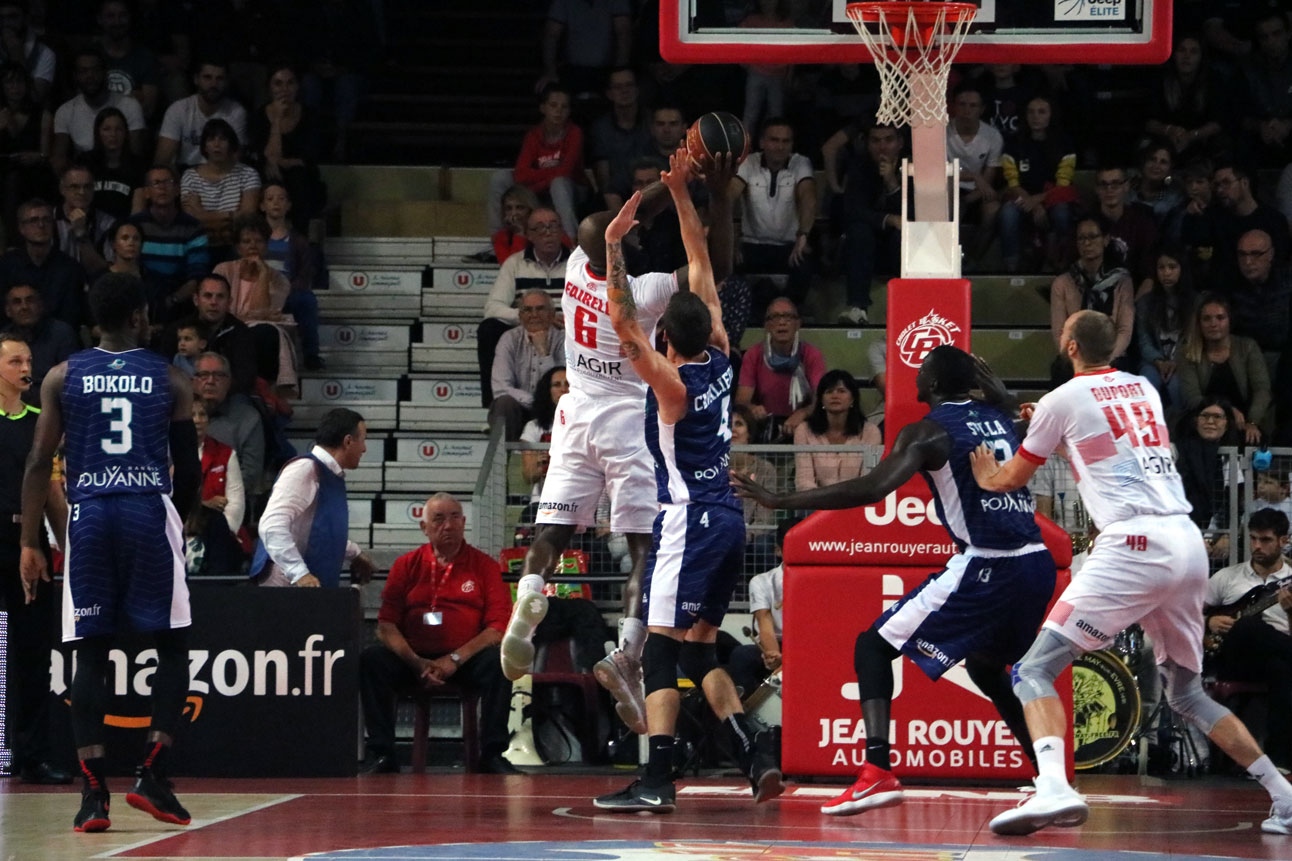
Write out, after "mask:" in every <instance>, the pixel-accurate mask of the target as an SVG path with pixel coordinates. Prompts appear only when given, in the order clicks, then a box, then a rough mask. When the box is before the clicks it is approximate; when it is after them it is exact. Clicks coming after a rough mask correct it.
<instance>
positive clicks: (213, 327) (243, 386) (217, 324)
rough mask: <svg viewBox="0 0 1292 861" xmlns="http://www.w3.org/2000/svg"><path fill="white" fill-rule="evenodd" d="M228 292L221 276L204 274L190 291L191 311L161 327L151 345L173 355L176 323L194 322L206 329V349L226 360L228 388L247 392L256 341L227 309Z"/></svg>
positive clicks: (251, 383)
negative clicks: (228, 378) (194, 290)
mask: <svg viewBox="0 0 1292 861" xmlns="http://www.w3.org/2000/svg"><path fill="white" fill-rule="evenodd" d="M229 294H230V289H229V282H228V281H226V280H225V279H224V278H222V277H221V276H219V275H207V276H204V277H203V278H202V279H201V284H200V285H199V287H198V288H197V290H196V292H194V294H193V305H194V306H195V308H194V309H193V312H192V313H191V314H190V315H189V316H188V317H187V318H186V319H182V320H179V321H178V322H175V323H171V324H169V325H167V326H166V327H164V328H163V329H162V330H161V332H160V333H159V335H158V336H157V337H155V338H154V339H153V343H152V344H151V346H152V348H153V349H154V350H156V351H157V352H158V353H161V354H162V355H163V356H173V355H175V353H176V352H177V350H178V346H177V345H178V341H179V326H181V325H186V324H191V323H196V324H197V325H198V326H200V327H201V328H202V331H203V332H205V333H206V340H207V349H208V350H209V351H210V352H214V353H219V354H220V355H222V356H224V358H225V359H226V360H227V361H228V362H229V364H230V366H231V368H230V371H231V372H232V377H231V378H230V383H231V390H232V391H233V392H235V393H237V394H243V395H249V394H251V392H252V391H253V390H254V389H255V382H256V341H255V337H254V336H253V335H252V334H251V329H250V328H249V327H248V326H247V324H246V323H244V322H242V321H241V320H239V319H238V318H237V317H235V316H233V314H231V313H229Z"/></svg>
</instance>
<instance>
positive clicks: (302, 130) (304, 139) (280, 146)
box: [246, 63, 327, 229]
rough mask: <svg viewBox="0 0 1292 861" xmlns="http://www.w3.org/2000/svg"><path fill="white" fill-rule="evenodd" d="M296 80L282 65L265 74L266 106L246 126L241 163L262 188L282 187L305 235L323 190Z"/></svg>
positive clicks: (316, 132)
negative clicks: (248, 166)
mask: <svg viewBox="0 0 1292 861" xmlns="http://www.w3.org/2000/svg"><path fill="white" fill-rule="evenodd" d="M299 93H300V78H299V77H298V76H297V74H296V69H295V68H294V67H293V66H291V65H290V64H287V63H278V64H276V65H274V66H273V67H272V68H271V70H270V72H269V102H268V103H267V104H265V105H264V106H263V107H262V108H260V109H259V110H256V111H252V113H251V116H250V117H249V118H248V120H247V134H248V135H249V138H248V141H247V150H246V158H247V161H248V162H249V163H250V164H251V165H252V166H254V167H256V168H258V169H259V170H260V172H261V173H262V174H263V175H264V178H265V181H266V182H281V183H282V184H283V187H284V188H286V189H287V191H288V194H289V195H290V196H291V199H292V205H293V210H294V211H295V213H296V215H295V219H296V222H297V223H298V224H300V225H301V226H302V227H305V228H307V229H308V227H309V223H310V220H311V219H314V218H318V217H319V216H321V215H322V214H323V207H324V205H325V204H326V203H327V187H326V186H325V185H324V184H323V177H322V175H321V174H320V173H319V166H318V163H319V159H320V158H321V157H322V155H323V148H322V140H323V137H322V134H321V129H320V123H319V119H318V115H317V113H316V112H315V110H314V109H313V108H310V107H306V106H305V105H303V104H301V102H300V99H299V98H298V96H299Z"/></svg>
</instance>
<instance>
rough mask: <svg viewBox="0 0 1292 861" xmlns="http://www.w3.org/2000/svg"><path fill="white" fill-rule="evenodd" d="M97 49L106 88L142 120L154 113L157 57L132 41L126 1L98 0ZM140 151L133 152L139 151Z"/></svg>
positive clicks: (158, 70) (157, 71) (157, 68)
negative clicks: (134, 106)
mask: <svg viewBox="0 0 1292 861" xmlns="http://www.w3.org/2000/svg"><path fill="white" fill-rule="evenodd" d="M95 20H96V21H97V22H98V25H99V39H98V43H99V48H100V50H102V51H103V58H104V60H105V61H106V62H107V68H108V89H109V90H111V91H112V92H114V93H120V94H121V95H123V96H129V97H130V98H132V99H134V100H135V101H136V102H138V103H139V107H140V108H142V109H143V112H144V118H145V119H151V118H152V116H153V114H154V113H156V111H157V94H158V81H159V75H160V71H161V69H160V66H159V65H158V62H157V57H156V56H155V55H154V54H153V52H152V51H150V50H148V48H147V47H145V46H144V45H143V44H141V43H139V42H138V41H136V40H135V38H134V34H133V33H132V32H131V15H130V4H129V3H128V2H127V0H101V2H100V3H99V11H98V15H97V17H96V18H95ZM142 151H143V150H142V149H140V150H136V152H142Z"/></svg>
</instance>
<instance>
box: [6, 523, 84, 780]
mask: <svg viewBox="0 0 1292 861" xmlns="http://www.w3.org/2000/svg"><path fill="white" fill-rule="evenodd" d="M20 531H21V527H20V526H19V525H18V524H16V523H3V524H0V586H2V587H3V592H0V597H2V598H3V601H4V609H5V610H6V611H7V612H8V614H9V641H8V644H7V645H8V649H7V657H6V660H5V677H6V678H7V679H8V693H7V700H6V703H5V714H4V722H5V738H6V739H7V740H8V743H9V747H10V749H12V750H13V758H14V767H15V770H16V769H18V768H21V767H22V766H24V765H28V764H31V765H35V764H36V763H40V762H46V761H57V762H58V763H59V764H62V763H63V762H64V760H67V759H68V758H69V756H70V755H71V751H62V752H61V753H63V754H65V755H63V756H55V755H54V751H52V750H51V746H50V735H51V734H50V716H51V712H50V697H51V694H50V692H49V655H50V651H51V650H52V649H53V648H54V647H55V646H56V645H57V643H58V639H57V630H56V627H55V626H56V624H57V619H56V616H55V607H54V597H55V593H54V584H53V583H45V582H44V581H42V582H40V583H39V584H37V589H36V600H35V601H33V602H31V603H30V604H27V603H26V602H25V600H24V595H23V589H22V578H21V576H19V573H18V559H19V555H20V549H19V545H18V541H19V533H20ZM46 562H48V559H47V560H46Z"/></svg>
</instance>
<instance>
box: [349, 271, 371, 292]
mask: <svg viewBox="0 0 1292 861" xmlns="http://www.w3.org/2000/svg"><path fill="white" fill-rule="evenodd" d="M350 287H351V288H353V289H355V290H367V289H368V273H367V272H351V273H350Z"/></svg>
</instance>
